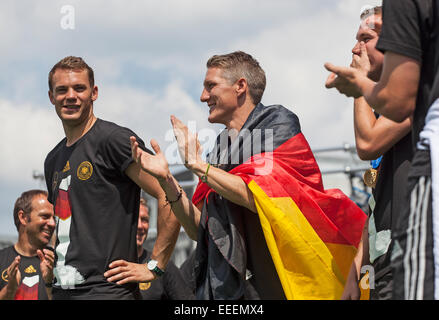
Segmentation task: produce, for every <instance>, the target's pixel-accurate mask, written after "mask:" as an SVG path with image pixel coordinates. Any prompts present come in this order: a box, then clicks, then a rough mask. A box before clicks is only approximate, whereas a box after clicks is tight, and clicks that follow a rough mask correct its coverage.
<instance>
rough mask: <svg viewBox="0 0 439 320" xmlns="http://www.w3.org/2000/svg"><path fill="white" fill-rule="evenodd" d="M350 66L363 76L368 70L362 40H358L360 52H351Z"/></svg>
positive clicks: (367, 61)
mask: <svg viewBox="0 0 439 320" xmlns="http://www.w3.org/2000/svg"><path fill="white" fill-rule="evenodd" d="M351 67H352V68H355V69H357V70H359V71H360V72H361V73H362V74H363V75H365V76H367V75H368V73H369V71H370V61H369V56H368V54H367V49H366V44H365V43H364V41H361V42H360V53H359V54H355V53H354V54H352V62H351Z"/></svg>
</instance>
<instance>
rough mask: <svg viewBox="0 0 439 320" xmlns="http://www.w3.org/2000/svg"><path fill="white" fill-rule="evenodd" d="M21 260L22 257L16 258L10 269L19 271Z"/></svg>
mask: <svg viewBox="0 0 439 320" xmlns="http://www.w3.org/2000/svg"><path fill="white" fill-rule="evenodd" d="M20 260H21V257H20V256H16V257H15V259H14V261H12V263H11V266H10V268H11V269H17V268H18V265H19V264H20Z"/></svg>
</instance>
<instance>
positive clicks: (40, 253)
mask: <svg viewBox="0 0 439 320" xmlns="http://www.w3.org/2000/svg"><path fill="white" fill-rule="evenodd" d="M37 255H38V258H40V260H41V261H44V260H45V257H44V254H43V252H42V251H41V250H37Z"/></svg>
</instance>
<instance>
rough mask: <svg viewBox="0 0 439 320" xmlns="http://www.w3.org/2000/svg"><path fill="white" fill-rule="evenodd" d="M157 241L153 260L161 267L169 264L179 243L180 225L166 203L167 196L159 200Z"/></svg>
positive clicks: (153, 251) (152, 254) (152, 255)
mask: <svg viewBox="0 0 439 320" xmlns="http://www.w3.org/2000/svg"><path fill="white" fill-rule="evenodd" d="M157 206H158V213H157V239H156V241H155V244H154V248H153V250H152V253H151V258H152V259H154V260H157V261H158V263H159V267H164V266H166V265H167V264H168V261H169V259H170V258H171V255H172V252H173V250H174V247H175V244H176V242H177V239H178V236H179V232H180V223H179V222H178V220H177V218H176V217H175V215H174V214H173V212H172V210H171V207H170V206H169V205H168V204H167V203H166V200H165V196H164V195H162V196H160V197H158V198H157Z"/></svg>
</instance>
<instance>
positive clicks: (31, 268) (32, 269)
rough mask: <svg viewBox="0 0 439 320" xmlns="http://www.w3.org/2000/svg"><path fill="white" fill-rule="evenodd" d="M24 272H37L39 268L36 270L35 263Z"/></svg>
mask: <svg viewBox="0 0 439 320" xmlns="http://www.w3.org/2000/svg"><path fill="white" fill-rule="evenodd" d="M24 272H26V273H35V272H37V270H35V268H34V266H33V265H30V266H29V267H27V268H26V269H24Z"/></svg>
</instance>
